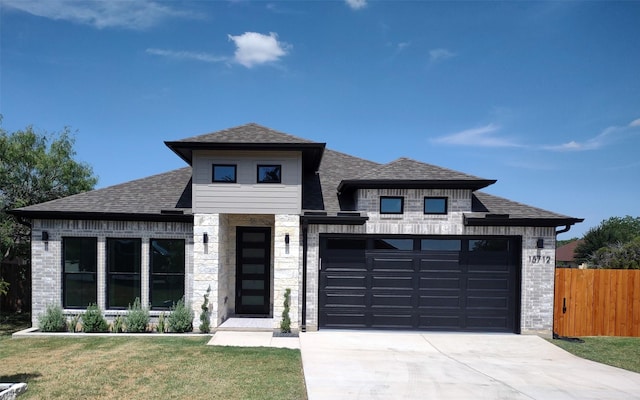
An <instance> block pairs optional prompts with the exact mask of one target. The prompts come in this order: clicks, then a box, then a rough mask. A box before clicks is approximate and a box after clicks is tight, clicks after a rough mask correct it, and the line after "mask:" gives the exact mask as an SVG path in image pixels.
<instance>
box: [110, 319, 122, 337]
mask: <svg viewBox="0 0 640 400" xmlns="http://www.w3.org/2000/svg"><path fill="white" fill-rule="evenodd" d="M123 325H124V321H123V319H122V317H120V316H119V315H116V318H115V319H114V320H113V324H111V332H113V333H122V332H124V326H123Z"/></svg>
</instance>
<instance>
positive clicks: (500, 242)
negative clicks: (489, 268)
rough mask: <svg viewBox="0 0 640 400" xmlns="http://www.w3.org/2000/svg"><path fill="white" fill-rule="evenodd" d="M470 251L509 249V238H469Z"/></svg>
mask: <svg viewBox="0 0 640 400" xmlns="http://www.w3.org/2000/svg"><path fill="white" fill-rule="evenodd" d="M469 251H477V252H498V251H509V240H507V239H476V240H469Z"/></svg>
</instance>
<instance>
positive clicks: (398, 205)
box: [380, 197, 404, 214]
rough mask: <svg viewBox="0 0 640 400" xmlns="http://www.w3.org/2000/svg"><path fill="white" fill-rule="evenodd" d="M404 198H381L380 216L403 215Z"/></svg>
mask: <svg viewBox="0 0 640 400" xmlns="http://www.w3.org/2000/svg"><path fill="white" fill-rule="evenodd" d="M403 212H404V197H380V214H402V213H403Z"/></svg>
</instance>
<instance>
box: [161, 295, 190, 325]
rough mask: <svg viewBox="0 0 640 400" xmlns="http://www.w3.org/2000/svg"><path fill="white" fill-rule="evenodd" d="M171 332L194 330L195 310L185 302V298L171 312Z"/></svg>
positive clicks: (169, 320) (169, 319) (169, 318)
mask: <svg viewBox="0 0 640 400" xmlns="http://www.w3.org/2000/svg"><path fill="white" fill-rule="evenodd" d="M167 320H168V322H169V330H170V331H171V332H179V333H182V332H190V331H192V330H193V310H192V309H191V307H190V306H189V305H188V304H185V303H184V298H182V299H180V300H179V301H178V303H176V304H174V305H173V307H172V308H171V314H169V317H168V318H167Z"/></svg>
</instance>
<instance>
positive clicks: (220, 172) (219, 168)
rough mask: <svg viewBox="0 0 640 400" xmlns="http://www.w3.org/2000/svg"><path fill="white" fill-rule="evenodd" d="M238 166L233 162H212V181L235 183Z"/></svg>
mask: <svg viewBox="0 0 640 400" xmlns="http://www.w3.org/2000/svg"><path fill="white" fill-rule="evenodd" d="M237 169H238V167H237V166H236V165H235V164H213V178H212V179H211V181H212V182H218V183H236V182H237V180H236V172H237Z"/></svg>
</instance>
